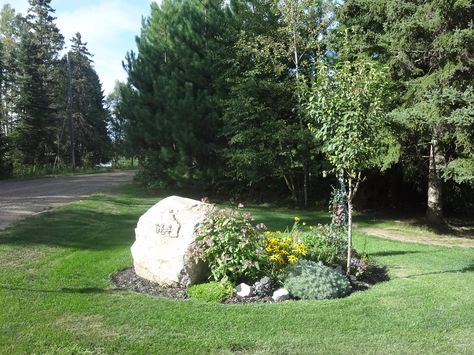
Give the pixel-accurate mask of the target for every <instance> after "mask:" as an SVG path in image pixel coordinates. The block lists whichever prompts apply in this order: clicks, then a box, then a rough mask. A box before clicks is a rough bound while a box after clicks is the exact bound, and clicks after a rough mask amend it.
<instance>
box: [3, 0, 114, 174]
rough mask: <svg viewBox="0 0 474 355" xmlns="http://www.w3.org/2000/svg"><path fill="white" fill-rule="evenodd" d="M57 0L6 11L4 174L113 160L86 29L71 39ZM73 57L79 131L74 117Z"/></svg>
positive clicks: (31, 1) (34, 1) (6, 7)
mask: <svg viewBox="0 0 474 355" xmlns="http://www.w3.org/2000/svg"><path fill="white" fill-rule="evenodd" d="M50 2H51V0H29V9H28V11H27V14H26V15H24V16H23V15H22V14H19V13H17V12H16V11H15V10H14V9H13V8H12V7H11V6H10V5H8V4H7V5H4V6H3V8H2V9H1V12H0V103H1V107H0V175H1V176H2V177H8V176H11V175H12V174H13V173H15V172H16V171H22V170H23V171H25V170H26V171H34V170H35V169H39V168H45V167H62V166H70V164H71V159H72V158H71V150H72V147H71V142H72V141H73V142H74V153H75V154H74V155H75V160H76V165H77V166H93V165H95V164H97V163H99V162H101V161H105V160H108V159H109V158H110V154H111V140H110V137H109V135H108V132H107V121H108V116H109V113H108V110H107V108H106V106H105V98H104V95H103V91H102V87H101V83H100V80H99V77H98V75H97V73H96V71H95V70H94V67H93V60H92V55H91V53H90V52H89V51H88V49H87V44H86V43H84V42H83V40H82V38H81V35H80V33H76V34H75V35H74V36H73V38H71V39H70V47H69V48H67V49H65V41H64V37H63V35H62V34H61V33H60V31H59V29H58V27H57V26H56V24H55V17H54V12H55V11H54V9H53V8H51V6H50ZM67 56H69V60H70V63H71V66H70V76H71V81H72V87H71V89H72V93H71V94H72V95H71V97H72V102H71V104H72V105H71V115H72V122H73V124H72V126H73V132H72V134H73V137H74V140H71V138H70V136H71V132H69V128H70V127H68V123H67V101H68V94H67V93H68V80H67V77H68V72H67Z"/></svg>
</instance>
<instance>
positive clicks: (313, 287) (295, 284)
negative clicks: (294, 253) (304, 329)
mask: <svg viewBox="0 0 474 355" xmlns="http://www.w3.org/2000/svg"><path fill="white" fill-rule="evenodd" d="M283 285H284V286H285V288H286V289H287V290H288V292H289V293H290V294H291V295H292V296H293V297H296V298H301V299H316V300H323V299H330V298H339V297H343V296H345V295H347V294H349V293H350V292H351V285H350V283H349V281H348V280H347V278H346V277H345V276H344V275H341V274H340V273H338V272H337V271H335V270H334V269H332V268H330V267H327V266H324V265H322V264H319V263H315V262H314V261H310V260H300V261H298V262H297V263H296V264H294V265H291V266H290V267H288V269H287V271H286V273H285V277H284V281H283Z"/></svg>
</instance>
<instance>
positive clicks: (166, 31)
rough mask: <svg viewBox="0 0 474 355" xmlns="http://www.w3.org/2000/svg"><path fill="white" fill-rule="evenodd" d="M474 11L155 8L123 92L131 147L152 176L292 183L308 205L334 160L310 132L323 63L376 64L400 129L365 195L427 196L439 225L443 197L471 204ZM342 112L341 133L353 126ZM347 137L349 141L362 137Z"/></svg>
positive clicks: (253, 184) (120, 105) (388, 121)
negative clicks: (382, 72)
mask: <svg viewBox="0 0 474 355" xmlns="http://www.w3.org/2000/svg"><path fill="white" fill-rule="evenodd" d="M472 13H473V5H472V4H471V3H470V2H462V1H450V0H419V1H414V0H404V1H391V0H380V1H377V2H368V1H364V0H347V1H344V2H341V1H329V0H245V1H244V0H232V1H221V0H187V1H183V0H164V1H163V2H162V3H161V5H157V4H152V6H151V14H150V16H149V17H147V18H146V19H145V20H144V22H143V26H142V30H141V33H140V34H139V36H138V37H137V48H138V50H137V52H136V53H135V52H133V51H132V52H129V53H128V54H127V57H126V60H125V62H124V66H125V69H126V70H127V72H128V80H127V82H126V83H122V84H120V85H119V87H117V88H116V93H115V105H114V107H115V111H114V112H115V115H116V117H117V122H119V126H120V127H121V129H122V131H123V132H124V136H123V138H124V139H123V143H124V145H126V146H128V147H129V150H130V152H133V155H136V156H138V157H139V158H140V161H141V164H142V171H141V176H142V179H143V180H144V181H146V182H147V183H149V184H158V185H160V186H165V185H186V184H196V183H198V184H199V186H212V187H213V189H214V190H216V189H221V190H222V191H226V192H229V191H232V192H233V193H235V194H239V193H243V192H244V191H253V193H255V192H265V191H267V192H268V191H273V192H282V191H283V190H284V189H286V190H287V191H288V194H289V196H290V197H291V198H292V199H293V200H295V201H299V203H301V204H304V205H308V204H309V202H310V201H309V200H311V198H316V197H317V196H320V192H321V186H326V185H327V184H328V178H325V176H326V172H328V171H331V167H332V166H333V165H331V164H330V163H329V162H328V160H327V159H326V156H325V154H324V152H325V148H327V147H325V146H324V142H323V141H322V140H321V139H318V134H316V135H315V134H314V132H312V131H311V129H308V124H310V123H311V122H313V121H314V117H311V112H312V111H311V109H309V108H310V106H311V105H310V104H309V101H310V99H311V98H313V99H314V98H317V97H318V95H317V92H315V91H314V90H313V89H312V88H313V87H314V84H315V82H317V81H318V75H319V73H320V70H319V69H320V67H321V65H326V66H328V67H329V70H330V71H331V70H337V69H335V68H337V65H338V63H339V64H340V63H343V62H345V61H347V62H353V61H356V60H358V59H360V58H366V59H367V60H369V61H370V62H371V63H372V65H374V66H378V67H379V68H383V70H385V71H386V73H387V78H388V79H387V85H386V86H387V91H386V92H385V93H386V94H385V96H384V97H383V98H381V100H382V101H383V112H381V113H380V115H379V119H380V120H381V121H383V126H384V127H387V128H388V131H389V133H390V134H387V135H386V139H385V143H386V144H387V145H388V149H387V150H385V151H384V153H383V154H379V156H378V157H376V158H377V159H378V160H379V161H380V164H378V166H379V167H382V172H380V171H377V170H370V169H365V170H364V174H365V175H366V176H367V178H368V180H369V182H366V184H365V188H364V184H363V185H361V191H360V193H359V195H360V197H359V200H360V201H359V202H360V203H361V204H364V202H365V203H366V204H368V205H369V206H371V207H389V206H390V207H391V206H394V207H402V206H403V205H406V206H409V205H413V204H418V203H419V207H420V208H427V213H428V216H429V217H430V218H432V219H433V220H436V219H438V218H441V217H442V215H443V203H444V204H445V205H446V206H447V207H446V206H445V208H444V210H446V209H449V210H450V211H452V212H462V211H464V212H465V211H466V210H468V209H469V208H472V206H473V202H474V199H473V190H472V184H473V182H474V94H473V69H474V30H473V25H472ZM349 70H353V69H349ZM327 90H329V91H331V90H333V89H332V88H331V87H328V88H327ZM329 95H331V93H330V92H329ZM319 97H324V95H322V93H321V92H320V93H319ZM341 102H344V101H341ZM364 102H369V101H364ZM313 106H314V105H313ZM313 108H314V107H313ZM313 111H314V110H313ZM335 117H336V119H335V124H336V129H335V131H334V134H336V135H337V134H338V133H337V132H340V131H341V130H343V129H346V128H347V127H345V126H343V124H344V122H345V121H344V120H343V119H340V122H341V127H337V122H338V119H337V115H336V116H335ZM364 122H365V121H364V120H363V119H362V121H361V124H364ZM321 128H322V127H320V126H319V127H318V126H316V127H313V129H316V130H318V129H321ZM365 129H366V130H371V129H374V130H376V129H378V127H377V126H372V127H371V126H367V127H365ZM359 131H360V130H359ZM345 137H347V138H346V141H345V142H342V143H341V146H344V145H345V144H351V143H353V142H354V141H353V140H351V138H350V137H351V135H350V134H349V135H346V136H345ZM364 166H365V165H364ZM331 181H332V180H331ZM443 190H444V191H446V193H445V194H444V195H443ZM318 194H319V195H318ZM371 201H372V202H371ZM370 202H371V204H370Z"/></svg>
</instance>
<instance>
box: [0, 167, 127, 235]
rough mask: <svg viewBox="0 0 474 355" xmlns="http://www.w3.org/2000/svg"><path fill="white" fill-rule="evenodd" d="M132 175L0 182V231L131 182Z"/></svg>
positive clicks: (64, 177)
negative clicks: (47, 211)
mask: <svg viewBox="0 0 474 355" xmlns="http://www.w3.org/2000/svg"><path fill="white" fill-rule="evenodd" d="M134 174H135V172H134V171H122V172H116V173H102V174H87V175H76V176H61V177H51V178H40V179H32V180H22V181H0V229H4V228H5V227H7V226H8V225H9V224H11V223H13V222H14V221H16V220H19V219H22V218H25V217H28V216H31V215H34V214H36V213H39V212H41V211H44V210H46V209H49V208H51V207H55V206H60V205H64V204H66V203H69V202H71V201H74V200H78V199H81V198H84V197H87V196H90V195H92V194H94V193H97V192H103V191H107V190H109V189H110V188H112V187H114V186H117V185H120V184H124V183H128V182H131V181H132V179H133V176H134Z"/></svg>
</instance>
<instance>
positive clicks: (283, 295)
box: [272, 287, 290, 302]
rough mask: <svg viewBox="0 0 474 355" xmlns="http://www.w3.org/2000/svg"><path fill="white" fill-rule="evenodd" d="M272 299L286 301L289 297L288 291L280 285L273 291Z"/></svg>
mask: <svg viewBox="0 0 474 355" xmlns="http://www.w3.org/2000/svg"><path fill="white" fill-rule="evenodd" d="M272 299H273V300H274V301H275V302H280V301H286V300H288V299H290V293H289V292H288V290H287V289H286V288H284V287H282V288H279V289H278V290H276V291H275V292H273V296H272Z"/></svg>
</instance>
